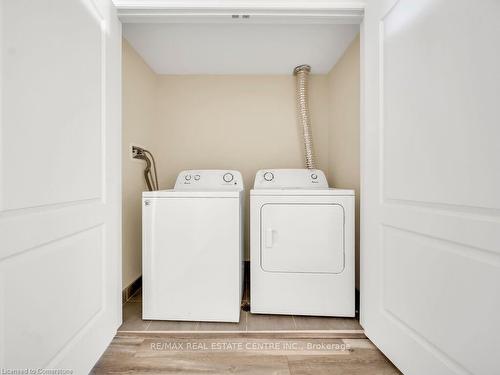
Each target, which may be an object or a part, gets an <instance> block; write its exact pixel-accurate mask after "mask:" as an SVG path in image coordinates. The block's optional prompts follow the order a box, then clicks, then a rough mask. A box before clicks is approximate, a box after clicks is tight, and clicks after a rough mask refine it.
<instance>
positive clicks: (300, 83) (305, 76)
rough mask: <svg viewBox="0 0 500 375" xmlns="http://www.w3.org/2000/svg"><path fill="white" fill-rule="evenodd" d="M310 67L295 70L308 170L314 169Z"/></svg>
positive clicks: (301, 66)
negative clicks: (309, 89) (310, 108)
mask: <svg viewBox="0 0 500 375" xmlns="http://www.w3.org/2000/svg"><path fill="white" fill-rule="evenodd" d="M310 71H311V67H310V66H309V65H299V66H297V67H296V68H295V69H294V70H293V74H294V76H295V77H296V84H297V109H298V119H299V125H300V127H301V129H302V134H303V137H304V156H305V162H306V168H308V169H314V168H315V166H314V149H313V140H312V131H311V119H310V117H309V94H308V85H309V72H310Z"/></svg>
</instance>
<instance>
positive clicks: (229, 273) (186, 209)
mask: <svg viewBox="0 0 500 375" xmlns="http://www.w3.org/2000/svg"><path fill="white" fill-rule="evenodd" d="M142 222H143V244H142V248H143V263H142V269H143V311H142V316H143V319H161V320H190V321H220V322H238V321H239V319H240V305H241V297H242V293H243V260H244V259H243V179H242V176H241V173H240V172H237V171H226V170H198V171H194V170H190V171H183V172H181V173H180V174H179V176H178V177H177V181H176V183H175V187H174V189H172V190H164V191H152V192H144V193H143V194H142Z"/></svg>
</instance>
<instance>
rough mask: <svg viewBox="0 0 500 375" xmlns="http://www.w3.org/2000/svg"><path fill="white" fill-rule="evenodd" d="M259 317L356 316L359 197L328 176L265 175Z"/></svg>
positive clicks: (259, 227) (257, 255)
mask: <svg viewBox="0 0 500 375" xmlns="http://www.w3.org/2000/svg"><path fill="white" fill-rule="evenodd" d="M250 282H251V284H250V308H251V312H252V313H265V314H293V315H320V316H346V317H353V316H354V315H355V307H354V305H355V302H354V300H355V296H354V295H355V294H354V288H355V286H354V191H353V190H341V189H331V188H328V182H327V180H326V177H325V175H324V173H323V172H322V171H320V170H307V169H279V170H261V171H259V172H257V175H256V177H255V183H254V189H252V190H251V192H250Z"/></svg>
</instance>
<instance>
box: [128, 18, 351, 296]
mask: <svg viewBox="0 0 500 375" xmlns="http://www.w3.org/2000/svg"><path fill="white" fill-rule="evenodd" d="M122 18H125V19H126V20H127V21H130V22H127V23H124V25H123V36H124V39H123V192H124V195H123V249H124V253H123V287H127V286H128V285H130V284H131V283H132V282H134V280H136V279H137V278H138V277H139V276H140V275H141V235H140V230H141V226H140V199H139V197H140V194H141V191H143V190H145V188H146V186H145V184H144V182H143V177H142V176H143V175H142V170H143V164H142V163H141V162H140V161H137V160H132V159H131V157H130V151H129V150H130V145H132V144H135V145H140V146H143V147H145V148H148V149H149V150H150V151H152V153H153V154H154V156H155V158H156V161H157V166H158V174H159V185H160V188H162V189H166V188H171V187H172V186H173V184H174V182H175V177H176V176H177V174H178V173H179V172H180V171H181V170H186V169H203V168H205V169H236V170H240V171H241V172H242V174H243V177H244V182H245V188H246V189H247V190H249V189H250V188H251V187H252V186H253V178H254V176H255V173H256V171H257V170H259V169H262V168H303V153H302V148H303V146H302V138H301V131H300V128H299V126H298V123H297V108H296V95H295V90H296V89H295V78H294V76H293V68H294V67H295V66H297V65H300V64H309V65H310V66H311V68H312V74H311V77H310V78H311V79H310V84H309V92H310V109H311V119H312V129H313V141H314V147H315V153H316V158H317V164H318V168H319V169H322V170H323V171H324V172H325V173H326V175H327V178H328V180H329V183H330V186H333V187H340V188H352V189H355V190H356V193H357V199H358V202H359V100H360V99H359V97H360V94H359V87H360V81H359V49H360V46H359V36H358V33H359V25H358V22H359V19H355V18H353V22H352V23H351V24H345V23H344V24H342V23H339V22H338V21H337V20H336V19H335V18H317V17H310V18H307V17H296V18H284V19H278V20H277V19H276V18H272V19H269V18H265V17H254V18H253V19H248V18H247V19H243V18H241V17H231V15H227V16H221V17H219V18H217V17H206V18H202V19H196V18H193V19H191V18H189V17H184V18H182V17H177V18H176V17H173V18H168V17H165V16H164V17H161V18H160V22H151V20H150V19H148V18H145V16H142V15H141V16H132V15H130V14H126V13H124V14H122ZM145 20H147V22H145ZM247 200H248V194H247ZM246 208H247V209H246V212H245V226H246V228H245V254H246V258H247V259H248V249H249V244H248V241H249V240H248V222H249V220H248V211H249V210H248V204H247V206H246ZM356 216H357V217H359V211H358V214H357V215H356ZM357 232H358V231H357ZM356 242H358V241H356Z"/></svg>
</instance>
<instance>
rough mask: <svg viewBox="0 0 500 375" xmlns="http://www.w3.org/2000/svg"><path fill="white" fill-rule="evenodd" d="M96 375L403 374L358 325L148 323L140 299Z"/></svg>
mask: <svg viewBox="0 0 500 375" xmlns="http://www.w3.org/2000/svg"><path fill="white" fill-rule="evenodd" d="M244 300H248V293H247V291H245V295H244ZM91 373H92V374H96V375H97V374H182V375H187V374H255V375H259V374H275V375H309V374H311V375H312V374H315V375H322V374H334V375H335V374H346V375H347V374H351V375H356V374H359V375H365V374H367V375H368V374H369V375H392V374H400V372H399V371H398V370H397V369H396V368H395V367H394V365H393V364H392V363H391V362H390V361H389V360H388V359H387V358H386V357H384V355H383V354H382V353H381V352H380V351H379V350H378V349H377V348H376V347H375V346H374V345H373V344H372V343H371V342H370V341H369V340H368V339H366V337H365V336H364V333H363V330H362V328H361V326H360V325H359V322H358V321H357V320H356V319H348V318H326V317H303V316H284V315H261V314H250V313H248V312H245V311H242V312H241V319H240V323H237V324H236V323H208V322H207V323H206V322H173V321H149V320H142V294H141V291H139V292H138V293H136V294H135V295H133V296H132V297H131V298H130V299H129V300H128V301H127V302H126V303H125V304H124V305H123V324H122V325H121V327H120V328H119V330H118V333H117V335H116V336H115V338H114V339H113V341H112V342H111V344H110V345H109V347H108V348H107V350H106V352H105V353H104V354H103V355H102V357H101V359H100V360H99V361H98V362H97V364H96V365H95V367H94V369H93V370H92V372H91Z"/></svg>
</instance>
